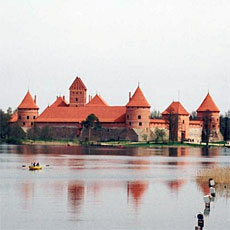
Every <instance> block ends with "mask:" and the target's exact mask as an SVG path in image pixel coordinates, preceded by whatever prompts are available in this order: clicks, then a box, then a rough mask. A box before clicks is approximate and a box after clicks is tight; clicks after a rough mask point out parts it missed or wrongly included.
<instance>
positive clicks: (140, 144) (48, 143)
mask: <svg viewBox="0 0 230 230" xmlns="http://www.w3.org/2000/svg"><path fill="white" fill-rule="evenodd" d="M22 145H45V146H99V147H100V146H101V147H117V148H125V147H208V148H210V147H218V148H230V145H227V146H226V145H224V144H223V143H209V145H208V146H207V145H206V143H200V144H197V143H187V142H185V143H180V142H174V143H171V142H167V143H155V142H146V141H145V142H132V141H107V142H96V141H92V142H76V141H32V140H25V141H22Z"/></svg>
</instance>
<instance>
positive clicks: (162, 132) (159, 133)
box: [155, 128, 166, 143]
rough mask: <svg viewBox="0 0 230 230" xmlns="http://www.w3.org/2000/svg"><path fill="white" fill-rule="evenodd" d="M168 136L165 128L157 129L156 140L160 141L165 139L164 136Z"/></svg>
mask: <svg viewBox="0 0 230 230" xmlns="http://www.w3.org/2000/svg"><path fill="white" fill-rule="evenodd" d="M165 136H166V132H165V130H163V129H159V128H156V129H155V137H156V138H155V142H156V143H159V142H162V141H164V137H165Z"/></svg>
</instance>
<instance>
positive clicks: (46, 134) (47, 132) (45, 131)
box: [40, 125, 52, 141]
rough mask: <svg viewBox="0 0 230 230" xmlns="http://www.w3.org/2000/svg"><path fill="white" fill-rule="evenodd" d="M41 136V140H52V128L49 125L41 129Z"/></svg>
mask: <svg viewBox="0 0 230 230" xmlns="http://www.w3.org/2000/svg"><path fill="white" fill-rule="evenodd" d="M40 138H41V140H44V141H50V140H52V132H51V129H50V127H49V126H48V125H47V126H44V127H43V128H42V129H41V133H40Z"/></svg>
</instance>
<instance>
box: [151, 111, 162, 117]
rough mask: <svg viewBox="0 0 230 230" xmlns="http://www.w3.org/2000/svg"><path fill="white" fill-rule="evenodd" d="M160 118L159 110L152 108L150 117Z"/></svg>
mask: <svg viewBox="0 0 230 230" xmlns="http://www.w3.org/2000/svg"><path fill="white" fill-rule="evenodd" d="M160 118H162V116H161V112H160V111H158V110H153V111H152V112H151V114H150V119H160Z"/></svg>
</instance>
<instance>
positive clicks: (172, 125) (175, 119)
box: [162, 101, 189, 141]
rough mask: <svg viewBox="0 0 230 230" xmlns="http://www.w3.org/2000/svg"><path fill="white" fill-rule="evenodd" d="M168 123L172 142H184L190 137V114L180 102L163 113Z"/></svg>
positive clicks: (174, 103)
mask: <svg viewBox="0 0 230 230" xmlns="http://www.w3.org/2000/svg"><path fill="white" fill-rule="evenodd" d="M162 117H163V119H164V120H167V122H168V128H169V138H170V140H171V141H184V140H185V139H188V137H189V113H188V112H187V110H186V109H185V108H184V107H183V105H182V104H181V103H180V102H179V101H174V102H172V103H171V104H170V105H169V107H168V108H167V109H166V110H165V111H164V112H163V113H162Z"/></svg>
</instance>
